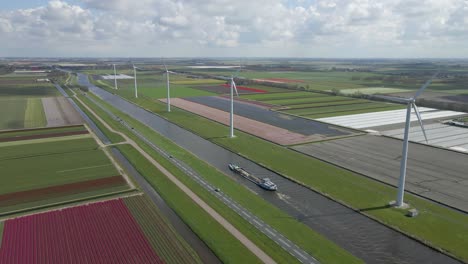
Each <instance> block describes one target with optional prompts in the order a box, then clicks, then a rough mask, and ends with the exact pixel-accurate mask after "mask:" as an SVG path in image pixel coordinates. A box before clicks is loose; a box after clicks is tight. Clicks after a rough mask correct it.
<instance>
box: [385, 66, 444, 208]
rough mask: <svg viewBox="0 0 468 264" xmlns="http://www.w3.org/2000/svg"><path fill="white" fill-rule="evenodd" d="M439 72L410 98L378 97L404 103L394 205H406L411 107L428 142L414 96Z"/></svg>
mask: <svg viewBox="0 0 468 264" xmlns="http://www.w3.org/2000/svg"><path fill="white" fill-rule="evenodd" d="M437 74H439V72H436V73H435V74H434V75H432V77H431V78H430V79H429V80H427V81H426V83H424V84H423V86H421V88H419V90H418V91H417V92H416V94H415V95H414V96H413V97H410V98H399V97H390V96H379V97H380V98H383V99H387V100H389V101H393V102H397V103H404V104H406V123H405V133H404V139H403V150H402V154H401V164H400V179H399V180H398V193H397V199H396V202H395V206H396V207H400V208H403V207H405V206H406V205H405V204H404V202H403V197H404V195H405V178H406V164H407V161H408V140H409V129H410V123H411V108H413V109H414V113H415V114H416V116H417V118H418V121H419V125H420V126H421V129H422V132H423V134H424V138H425V139H426V143H428V140H427V135H426V131H425V130H424V125H423V122H422V119H421V115H420V114H419V110H418V107H417V106H416V98H418V96H419V95H421V93H422V92H423V91H424V89H426V88H427V87H428V86H429V85H430V84H431V82H432V80H433V79H434V78H435V77H436V76H437Z"/></svg>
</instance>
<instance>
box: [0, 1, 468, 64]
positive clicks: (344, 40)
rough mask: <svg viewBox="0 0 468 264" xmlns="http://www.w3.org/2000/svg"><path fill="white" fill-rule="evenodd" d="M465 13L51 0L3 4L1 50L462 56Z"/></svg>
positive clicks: (363, 5)
mask: <svg viewBox="0 0 468 264" xmlns="http://www.w3.org/2000/svg"><path fill="white" fill-rule="evenodd" d="M467 14H468V1H465V0H445V1H439V0H394V1H391V0H379V1H371V0H334V1H331V0H316V1H309V0H295V1H294V0H290V1H285V0H255V1H252V0H237V1H232V0H81V1H79V2H78V4H69V3H67V2H66V1H60V0H56V1H51V2H49V3H48V4H47V5H46V6H42V7H36V8H30V9H22V10H14V11H9V12H1V11H0V37H1V38H2V40H3V41H2V43H0V50H6V52H9V53H15V52H25V51H27V52H29V53H28V54H25V55H34V54H37V55H60V56H67V55H73V56H99V55H101V56H160V55H163V54H164V55H167V56H178V55H179V54H181V55H182V54H183V55H184V56H187V55H190V56H210V55H217V56H219V55H223V56H226V55H227V56H255V55H259V56H289V55H291V54H293V55H294V56H320V57H323V56H330V57H340V56H347V57H353V56H356V55H357V56H377V57H386V56H394V57H401V56H402V55H408V54H409V55H412V54H414V56H426V57H430V56H449V57H457V56H458V57H467V55H468V54H467V53H466V52H467V48H466V47H465V46H466V44H465V43H467V40H468V15H467ZM29 46H34V47H36V48H37V47H39V48H42V50H41V51H37V50H28V47H29ZM2 48H3V49H2ZM411 50H414V53H411ZM210 51H211V52H210ZM7 55H11V54H0V56H7ZM14 55H21V54H14Z"/></svg>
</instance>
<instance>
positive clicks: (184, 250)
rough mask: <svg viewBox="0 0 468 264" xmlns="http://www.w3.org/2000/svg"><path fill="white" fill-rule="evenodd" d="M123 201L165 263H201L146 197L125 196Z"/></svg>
mask: <svg viewBox="0 0 468 264" xmlns="http://www.w3.org/2000/svg"><path fill="white" fill-rule="evenodd" d="M124 201H125V204H126V205H127V207H128V208H129V210H130V211H131V212H132V214H133V216H134V217H135V219H136V221H137V222H138V223H139V224H140V226H141V228H142V230H143V232H144V233H145V235H146V237H147V238H148V240H149V242H150V243H151V245H152V246H153V248H154V250H155V251H156V252H158V254H159V255H160V256H161V258H162V259H163V260H164V262H165V263H174V264H177V263H180V264H183V263H201V261H200V260H199V258H198V256H197V255H196V254H195V252H193V251H192V249H191V248H190V246H188V244H186V242H185V241H183V239H182V238H181V237H179V236H178V234H177V233H176V232H175V230H174V229H173V228H172V226H171V225H170V224H168V223H167V222H166V219H165V218H164V217H163V216H162V215H161V214H160V213H159V211H158V210H157V209H156V207H154V205H152V204H151V201H150V200H149V199H148V198H146V197H145V196H142V195H140V196H133V197H128V198H125V199H124Z"/></svg>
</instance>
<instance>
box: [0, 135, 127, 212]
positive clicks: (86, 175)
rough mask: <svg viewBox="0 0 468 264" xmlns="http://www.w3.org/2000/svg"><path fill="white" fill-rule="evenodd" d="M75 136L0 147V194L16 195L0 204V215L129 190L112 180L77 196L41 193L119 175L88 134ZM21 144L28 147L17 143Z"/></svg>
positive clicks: (88, 188) (71, 192)
mask: <svg viewBox="0 0 468 264" xmlns="http://www.w3.org/2000/svg"><path fill="white" fill-rule="evenodd" d="M79 137H80V138H73V137H62V138H60V137H59V138H53V139H63V140H60V141H49V139H37V140H24V141H14V142H4V143H2V144H0V168H1V169H2V173H1V174H0V181H1V182H2V184H1V185H0V195H2V196H5V197H10V196H11V194H13V193H18V195H17V196H16V197H13V196H11V197H10V198H5V199H4V200H2V201H1V202H0V213H6V212H11V211H14V210H22V209H25V208H29V207H33V206H43V205H46V204H51V203H57V202H64V201H68V200H71V199H83V198H86V197H89V196H94V195H102V194H105V193H111V192H116V191H124V190H127V189H129V187H128V186H127V185H126V184H125V181H124V180H123V179H121V180H119V179H118V178H113V179H114V180H113V181H112V182H111V183H109V184H106V185H99V186H97V187H94V186H89V187H86V188H85V189H82V190H81V189H80V192H78V193H77V192H75V190H68V189H66V190H64V191H63V192H59V193H55V192H51V193H44V192H43V191H41V190H46V189H45V188H49V187H57V186H62V185H64V184H73V183H80V182H85V181H89V180H97V179H106V180H107V179H110V178H109V177H113V176H118V175H119V173H118V172H117V170H116V168H115V167H114V165H113V164H112V163H111V161H110V160H109V158H108V157H107V156H106V155H105V154H104V152H103V151H102V150H101V149H99V148H98V146H97V144H96V142H95V141H94V139H93V138H91V137H90V136H89V135H85V138H83V135H80V136H79ZM70 138H72V139H70ZM31 141H32V142H34V143H31ZM41 141H44V142H41ZM24 142H28V144H19V143H24ZM9 143H14V144H9ZM25 164H27V166H25ZM83 188H84V187H83ZM24 195H26V196H24ZM35 197H36V198H35Z"/></svg>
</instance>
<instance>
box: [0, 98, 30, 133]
mask: <svg viewBox="0 0 468 264" xmlns="http://www.w3.org/2000/svg"><path fill="white" fill-rule="evenodd" d="M27 103H28V100H27V99H23V98H21V99H18V98H16V99H13V98H3V97H0V112H1V113H2V114H1V115H0V130H4V129H18V128H24V114H25V112H26V105H27ZM7 113H8V114H7Z"/></svg>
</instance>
